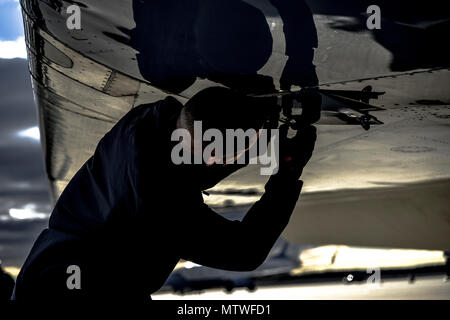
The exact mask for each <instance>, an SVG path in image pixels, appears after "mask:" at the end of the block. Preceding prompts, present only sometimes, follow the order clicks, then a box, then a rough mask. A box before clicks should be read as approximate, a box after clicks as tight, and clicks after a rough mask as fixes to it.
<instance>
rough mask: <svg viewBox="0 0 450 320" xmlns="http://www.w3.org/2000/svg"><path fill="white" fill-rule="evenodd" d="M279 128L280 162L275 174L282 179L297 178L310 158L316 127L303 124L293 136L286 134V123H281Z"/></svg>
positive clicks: (287, 128)
mask: <svg viewBox="0 0 450 320" xmlns="http://www.w3.org/2000/svg"><path fill="white" fill-rule="evenodd" d="M279 130H280V131H279V133H280V153H279V157H280V158H279V162H280V164H279V168H278V172H277V174H276V175H277V176H278V177H279V178H282V179H283V180H298V179H299V178H300V176H301V174H302V172H303V168H304V167H305V166H306V164H307V163H308V161H309V159H311V156H312V153H313V150H314V146H315V142H316V128H315V127H314V126H312V125H307V126H304V127H302V128H301V129H299V130H297V133H296V135H295V136H294V137H293V138H288V136H287V135H288V130H289V126H288V125H287V124H283V125H282V126H281V127H280V129H279Z"/></svg>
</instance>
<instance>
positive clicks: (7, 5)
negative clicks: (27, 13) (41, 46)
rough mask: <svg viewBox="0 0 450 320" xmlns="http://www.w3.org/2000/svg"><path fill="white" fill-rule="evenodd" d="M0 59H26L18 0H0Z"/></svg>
mask: <svg viewBox="0 0 450 320" xmlns="http://www.w3.org/2000/svg"><path fill="white" fill-rule="evenodd" d="M0 58H8V59H10V58H26V50H25V39H24V36H23V24H22V14H21V9H20V3H19V0H0Z"/></svg>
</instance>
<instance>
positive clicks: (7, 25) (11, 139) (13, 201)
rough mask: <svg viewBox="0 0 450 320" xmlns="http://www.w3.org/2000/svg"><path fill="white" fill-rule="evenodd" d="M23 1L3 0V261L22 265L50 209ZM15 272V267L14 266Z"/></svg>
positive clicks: (0, 34) (0, 156) (0, 257)
mask: <svg viewBox="0 0 450 320" xmlns="http://www.w3.org/2000/svg"><path fill="white" fill-rule="evenodd" d="M25 58H26V50H25V41H24V37H23V26H22V16H21V12H20V4H19V1H15V0H0V97H1V98H0V260H1V261H2V266H3V267H20V265H21V264H22V263H23V261H24V259H25V257H26V255H27V254H28V251H29V249H30V248H31V245H32V244H33V242H34V240H35V238H36V237H37V235H38V234H39V232H40V231H41V230H42V229H43V228H45V225H46V224H47V219H48V216H49V212H50V202H49V195H48V183H47V179H46V176H45V170H44V163H43V157H42V149H41V145H40V140H39V129H38V126H37V115H36V107H35V105H34V101H33V93H32V92H33V91H32V88H31V80H30V75H29V72H28V63H27V61H26V60H25ZM13 271H14V270H13Z"/></svg>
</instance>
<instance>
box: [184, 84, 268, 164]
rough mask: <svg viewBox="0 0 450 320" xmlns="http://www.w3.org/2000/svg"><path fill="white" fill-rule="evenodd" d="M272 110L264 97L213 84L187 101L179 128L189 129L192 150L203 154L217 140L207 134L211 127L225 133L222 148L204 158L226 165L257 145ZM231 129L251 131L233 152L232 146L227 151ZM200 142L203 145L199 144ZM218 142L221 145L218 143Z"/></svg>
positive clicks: (222, 134)
mask: <svg viewBox="0 0 450 320" xmlns="http://www.w3.org/2000/svg"><path fill="white" fill-rule="evenodd" d="M269 110H270V106H269V105H268V103H267V101H266V100H264V99H261V98H254V97H249V96H245V95H242V94H240V93H237V92H235V91H232V90H230V89H228V88H224V87H210V88H207V89H204V90H202V91H200V92H199V93H197V94H196V95H194V96H193V97H192V98H191V99H190V100H189V101H188V102H187V103H186V104H185V105H184V108H183V109H182V110H181V113H180V115H179V117H178V120H177V128H183V129H187V130H188V131H189V133H190V135H191V138H192V139H191V141H190V147H191V150H192V152H193V153H195V152H197V153H198V152H201V153H202V155H203V154H204V151H205V148H207V146H208V145H209V144H210V143H211V142H217V141H214V140H215V139H214V137H207V136H208V134H206V135H205V136H204V134H205V133H207V131H210V132H212V131H211V130H210V129H213V130H215V131H214V132H216V133H217V134H219V133H220V134H221V136H222V137H223V139H222V150H221V151H222V152H217V151H218V150H214V148H213V149H212V150H211V155H212V157H211V158H209V159H204V161H202V162H203V164H204V165H206V166H209V165H212V164H213V163H216V164H223V165H226V164H230V163H232V162H235V161H236V160H237V159H238V158H239V157H241V156H244V154H245V151H247V150H248V149H249V148H251V147H252V146H254V145H255V143H256V141H257V138H258V131H259V129H261V128H263V126H264V124H265V122H266V121H267V117H268V112H269ZM196 123H197V129H199V128H200V124H201V132H200V133H199V132H198V131H199V130H197V132H196V130H195V126H196ZM227 129H228V131H230V130H233V131H235V132H237V131H236V130H239V129H241V130H242V131H243V132H244V133H247V136H246V141H245V144H244V145H241V146H239V144H238V143H234V145H235V148H234V150H232V152H230V150H228V152H227V148H226V147H227V146H226V144H227V141H226V140H227ZM252 133H253V134H252ZM229 135H230V132H228V136H229ZM205 138H206V139H207V140H208V141H205ZM194 139H196V140H194ZM230 142H231V141H228V143H230ZM234 142H236V141H234ZM186 143H189V141H186ZM196 144H197V146H198V147H199V148H196ZM215 145H216V146H219V144H217V143H216V144H215ZM200 146H201V148H200ZM210 149H211V148H210Z"/></svg>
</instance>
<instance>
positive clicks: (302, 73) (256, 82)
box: [130, 0, 318, 93]
mask: <svg viewBox="0 0 450 320" xmlns="http://www.w3.org/2000/svg"><path fill="white" fill-rule="evenodd" d="M271 3H272V4H273V5H274V6H275V7H276V8H277V9H278V11H279V14H280V17H281V18H282V20H283V24H284V32H285V36H286V42H287V49H286V55H288V56H289V59H288V62H287V65H286V67H285V69H284V72H283V75H282V79H281V80H282V85H283V89H288V88H290V85H292V84H297V85H301V86H316V85H317V84H318V80H317V75H316V73H315V68H314V66H313V64H312V60H313V54H314V51H313V48H315V47H317V31H316V28H315V26H314V21H313V18H312V13H311V10H310V9H309V8H308V6H307V5H306V4H305V2H304V1H288V0H272V1H271ZM133 11H134V19H135V21H136V28H135V29H134V30H132V32H131V41H130V45H131V46H132V47H134V48H135V49H136V50H138V51H139V54H138V55H137V61H138V65H139V69H140V71H141V74H142V75H143V76H144V78H146V79H147V80H148V81H150V82H151V83H152V84H153V85H155V86H157V87H160V88H162V89H165V90H168V91H170V92H174V93H178V92H181V91H183V90H185V89H186V88H188V87H189V86H190V85H192V83H194V81H195V80H196V78H197V77H200V78H208V79H210V80H212V81H215V82H218V83H223V84H225V85H226V86H228V87H230V88H233V89H235V90H239V91H241V92H245V93H263V92H270V91H273V90H274V88H275V87H274V84H273V79H272V78H271V77H268V76H263V75H259V74H257V72H258V70H259V69H260V68H262V67H263V66H264V65H265V63H266V62H267V61H268V59H269V58H270V56H271V54H272V36H271V33H270V30H269V26H268V24H267V21H266V18H265V16H264V15H263V14H262V12H261V11H260V10H259V9H257V8H255V7H253V6H252V5H250V4H248V3H246V2H244V1H241V0H215V1H199V0H194V1H192V0H191V1H185V0H182V1H179V0H166V1H155V0H154V1H139V0H135V1H133Z"/></svg>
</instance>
